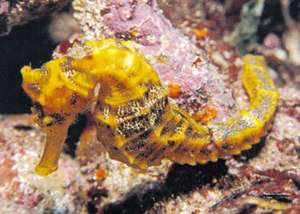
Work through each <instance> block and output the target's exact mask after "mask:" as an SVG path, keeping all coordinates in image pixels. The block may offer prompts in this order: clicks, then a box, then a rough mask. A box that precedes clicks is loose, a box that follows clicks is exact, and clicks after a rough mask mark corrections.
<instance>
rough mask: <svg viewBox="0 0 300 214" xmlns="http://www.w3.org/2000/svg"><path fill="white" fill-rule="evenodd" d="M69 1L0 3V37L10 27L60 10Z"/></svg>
mask: <svg viewBox="0 0 300 214" xmlns="http://www.w3.org/2000/svg"><path fill="white" fill-rule="evenodd" d="M68 2H70V0H33V1H32V0H31V1H28V0H19V1H9V0H1V1H0V35H5V34H8V33H9V32H10V30H11V28H12V27H14V26H16V25H22V24H25V23H27V22H29V21H31V20H33V19H36V18H39V17H41V16H45V15H49V14H50V13H52V12H54V11H57V10H59V9H61V8H62V7H63V6H65V5H66V4H67V3H68Z"/></svg>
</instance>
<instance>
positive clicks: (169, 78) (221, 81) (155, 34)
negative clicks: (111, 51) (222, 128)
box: [73, 0, 234, 120]
mask: <svg viewBox="0 0 300 214" xmlns="http://www.w3.org/2000/svg"><path fill="white" fill-rule="evenodd" d="M73 7H74V10H75V12H74V17H75V18H76V19H77V21H78V22H79V23H80V25H81V29H82V30H83V35H84V36H83V37H84V39H97V38H101V37H117V38H122V39H131V40H134V41H136V42H137V45H136V48H137V49H138V50H139V51H140V52H141V53H143V54H144V55H145V57H146V58H147V59H148V60H149V61H150V63H151V64H152V65H153V66H154V68H155V69H156V71H157V72H158V74H159V76H160V78H161V79H162V81H163V82H164V83H165V84H166V85H168V84H169V83H176V84H179V85H180V86H181V89H182V93H181V96H179V97H178V98H176V99H174V100H175V102H176V103H177V104H179V105H181V106H182V107H183V108H185V109H186V110H187V111H189V112H190V113H191V114H194V113H196V112H197V111H199V110H201V109H203V108H205V106H206V105H208V106H214V107H216V109H217V111H218V115H217V117H216V120H222V119H225V118H227V117H228V116H230V114H231V113H232V112H231V111H232V109H233V108H234V99H233V97H232V94H231V90H230V87H229V85H228V84H227V83H226V80H225V76H223V75H222V74H220V72H219V70H218V68H217V67H216V66H215V65H213V64H212V62H211V61H210V59H209V57H208V56H207V54H206V53H205V52H204V51H203V50H201V49H199V48H197V47H196V45H195V44H193V43H192V42H191V41H189V40H188V39H187V38H186V37H185V36H183V34H182V33H181V32H179V30H177V29H175V28H174V27H172V24H171V23H170V21H169V20H167V19H166V18H165V17H164V15H163V14H162V11H161V10H160V9H159V8H158V6H157V3H156V1H152V0H149V1H130V0H129V1H115V0H105V1H98V3H97V4H96V3H95V2H92V1H85V0H75V1H74V2H73Z"/></svg>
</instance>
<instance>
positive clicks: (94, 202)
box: [0, 0, 300, 214]
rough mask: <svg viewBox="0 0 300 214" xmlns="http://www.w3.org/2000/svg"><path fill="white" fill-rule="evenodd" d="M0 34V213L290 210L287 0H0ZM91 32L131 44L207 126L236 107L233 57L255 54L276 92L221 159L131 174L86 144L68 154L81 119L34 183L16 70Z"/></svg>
mask: <svg viewBox="0 0 300 214" xmlns="http://www.w3.org/2000/svg"><path fill="white" fill-rule="evenodd" d="M14 11H18V12H17V13H16V12H14ZM25 23H27V24H25ZM0 32H1V34H2V37H0V69H1V70H0V81H1V84H0V114H1V115H0V163H1V164H0V213H14V212H16V213H194V214H196V213H300V3H299V1H297V0H273V1H267V0H222V1H221V0H211V1H197V0H187V1H180V0H172V1H171V0H160V1H155V0H141V1H136V0H121V1H117V0H74V1H72V2H70V1H28V0H27V1H6V0H0ZM4 34H5V35H4ZM103 37H116V38H122V39H130V40H134V41H136V42H137V46H136V48H137V49H139V50H140V51H141V52H142V53H143V54H144V55H145V56H146V58H147V59H148V60H149V61H150V62H151V64H152V65H153V66H154V67H155V69H156V70H157V72H158V73H159V75H160V77H161V79H162V80H163V82H164V84H165V85H166V87H169V86H172V85H174V84H176V85H179V86H180V88H181V93H179V94H175V95H174V96H173V97H172V98H171V99H172V102H176V103H177V104H178V105H180V106H181V107H183V108H185V109H186V110H188V111H189V112H190V113H191V114H195V113H197V112H200V113H201V112H207V111H208V110H209V111H211V112H217V117H215V118H214V120H221V119H224V118H228V117H230V116H232V115H234V114H235V113H236V112H237V111H238V109H241V108H244V107H245V106H247V104H248V100H247V96H246V95H245V93H244V91H243V89H242V86H241V83H240V81H239V72H240V68H241V65H242V61H241V56H242V55H243V54H245V53H257V54H262V55H264V56H265V58H266V59H267V62H268V65H269V68H270V71H271V74H272V76H273V78H274V80H275V82H276V84H277V87H278V88H279V91H280V103H279V107H278V111H277V113H276V115H275V118H274V122H273V125H272V127H271V129H270V130H269V132H268V134H267V135H266V137H264V138H263V139H262V140H261V142H260V144H258V145H256V146H254V147H253V148H252V149H251V150H249V151H247V152H243V153H242V154H241V155H239V156H235V157H232V158H230V159H228V160H219V161H218V162H216V163H209V164H206V165H198V166H187V165H178V164H174V163H171V162H169V161H165V162H164V163H163V164H162V165H161V166H158V167H151V168H150V169H149V170H148V171H147V173H144V174H142V173H139V172H138V171H136V170H134V169H131V168H129V167H127V166H126V165H124V164H122V163H119V162H117V161H114V160H111V159H109V158H108V156H107V154H106V153H105V151H103V148H102V147H101V144H100V143H99V142H97V141H96V140H94V141H92V142H90V144H89V145H88V146H87V147H86V148H85V149H83V150H80V151H78V150H77V151H76V148H77V145H78V142H77V141H78V137H79V135H80V132H81V131H82V129H83V128H84V125H85V119H84V117H81V118H79V119H78V122H77V123H76V124H74V125H73V126H72V127H71V128H70V130H69V137H68V139H67V142H66V145H65V154H64V155H63V157H62V158H61V160H60V168H59V170H58V171H57V172H55V173H53V174H52V175H50V176H48V177H46V178H42V177H38V176H36V175H35V174H34V172H33V169H34V166H35V164H36V163H37V161H38V159H39V156H40V151H41V148H42V146H43V145H42V144H43V139H44V138H45V135H44V134H43V133H41V132H40V130H39V128H38V127H37V126H36V125H35V124H34V123H33V122H32V120H31V117H30V116H29V115H28V114H24V113H29V112H30V105H31V102H30V100H29V99H28V97H26V95H25V93H24V92H23V91H22V89H21V86H20V84H21V81H22V80H21V76H20V74H19V70H20V68H21V67H22V66H23V65H25V64H31V65H33V66H34V67H37V66H40V65H41V64H42V63H43V62H45V61H47V60H49V59H51V57H57V56H60V55H65V54H69V53H71V52H72V46H73V45H74V44H75V43H76V41H78V40H86V39H99V38H103Z"/></svg>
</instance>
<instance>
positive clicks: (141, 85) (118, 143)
mask: <svg viewBox="0 0 300 214" xmlns="http://www.w3.org/2000/svg"><path fill="white" fill-rule="evenodd" d="M82 48H83V49H85V55H83V56H78V57H68V56H64V57H61V58H58V59H54V60H51V61H49V62H47V63H45V64H44V65H43V66H42V67H41V68H40V69H32V68H31V67H29V66H24V67H23V68H22V70H21V73H22V76H23V88H24V90H25V91H26V93H27V94H28V95H29V96H30V97H31V99H32V100H33V103H34V104H33V108H32V111H33V114H34V115H35V117H36V121H37V123H38V124H39V125H40V127H41V128H42V131H44V132H45V133H46V134H47V140H46V145H45V148H44V152H43V155H42V158H41V161H40V163H39V164H38V166H37V167H36V173H37V174H39V175H44V176H45V175H48V174H49V173H51V172H53V171H55V170H56V169H57V167H58V159H59V156H60V153H61V151H62V146H63V144H64V141H65V139H66V136H67V130H68V127H69V126H70V125H71V124H72V123H73V122H74V120H75V118H76V116H77V115H78V114H79V113H88V114H89V115H91V116H90V117H88V118H89V120H90V124H91V123H94V124H96V129H97V138H98V140H99V141H100V142H101V143H102V144H103V145H104V146H105V148H106V149H107V151H108V153H109V155H110V157H111V158H113V159H116V160H119V161H122V162H124V163H126V164H128V165H130V166H132V167H135V168H139V169H146V168H147V167H148V166H152V165H158V164H160V161H161V160H162V159H163V158H168V159H170V160H173V161H175V162H178V163H181V164H195V163H202V164H203V163H206V162H207V161H216V160H217V159H218V158H224V157H225V156H228V155H234V154H239V153H240V152H241V151H243V150H247V149H250V148H251V145H252V144H255V143H258V142H259V139H260V138H261V137H262V136H263V135H264V132H265V131H266V127H267V124H268V123H269V121H270V120H271V118H272V116H273V114H274V112H275V109H276V105H277V101H278V96H279V95H278V92H277V90H276V88H275V86H274V84H273V81H272V79H271V77H270V75H269V73H268V71H267V67H266V64H265V61H264V58H263V57H260V56H254V55H246V56H245V57H244V59H243V61H244V67H243V71H242V74H241V80H242V82H243V85H244V87H245V89H246V91H247V93H248V95H249V98H250V107H249V109H248V110H242V111H241V112H240V113H239V114H238V115H237V116H236V117H233V118H230V119H228V120H226V121H225V122H219V123H213V122H208V123H207V124H200V123H197V122H196V121H195V120H194V119H192V117H191V116H190V115H189V114H188V113H186V112H184V111H183V110H181V109H180V108H178V107H177V106H175V105H173V104H170V103H169V102H168V93H167V91H166V89H165V88H164V87H163V86H162V84H161V82H160V79H159V77H158V75H157V73H156V72H155V70H154V69H153V67H152V66H151V65H150V64H149V63H148V61H147V60H146V59H145V58H144V57H143V56H142V55H141V54H139V53H138V52H137V51H136V50H135V49H134V48H133V45H132V43H131V42H128V41H127V42H125V41H118V40H115V39H104V40H99V41H87V42H85V43H84V44H82ZM79 55H80V54H79ZM92 120H93V121H92Z"/></svg>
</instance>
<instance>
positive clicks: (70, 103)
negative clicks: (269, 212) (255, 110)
mask: <svg viewBox="0 0 300 214" xmlns="http://www.w3.org/2000/svg"><path fill="white" fill-rule="evenodd" d="M71 61H72V59H70V58H68V57H62V58H59V59H55V60H51V61H50V62H48V63H45V64H44V65H43V66H42V67H41V68H40V69H33V68H31V67H30V66H24V67H23V68H22V69H21V74H22V77H23V83H22V87H23V89H24V90H25V92H26V93H27V94H28V95H29V96H30V98H31V99H32V100H33V101H34V105H33V108H32V111H33V113H34V114H35V115H36V116H37V117H36V119H37V122H38V124H39V125H41V126H49V125H51V124H52V123H53V122H58V123H59V122H61V120H62V118H64V117H67V116H70V115H75V114H78V113H80V112H82V111H84V110H85V109H86V108H88V105H89V104H90V103H91V101H92V100H93V99H92V96H93V89H94V86H95V84H94V82H93V81H92V80H91V79H89V76H87V75H86V73H85V72H80V70H74V69H72V68H71V67H70V63H71Z"/></svg>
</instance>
